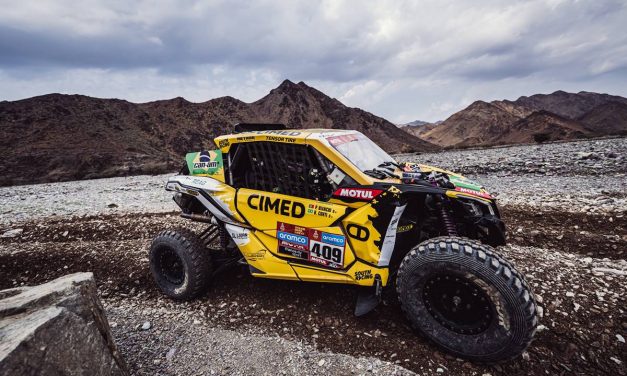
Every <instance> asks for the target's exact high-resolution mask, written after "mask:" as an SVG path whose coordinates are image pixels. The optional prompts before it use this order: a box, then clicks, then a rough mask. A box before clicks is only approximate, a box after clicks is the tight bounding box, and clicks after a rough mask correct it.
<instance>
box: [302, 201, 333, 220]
mask: <svg viewBox="0 0 627 376" xmlns="http://www.w3.org/2000/svg"><path fill="white" fill-rule="evenodd" d="M334 213H337V212H336V211H335V210H334V209H333V206H329V205H324V204H320V203H315V204H309V205H307V214H313V215H317V216H319V217H325V218H331V214H334Z"/></svg>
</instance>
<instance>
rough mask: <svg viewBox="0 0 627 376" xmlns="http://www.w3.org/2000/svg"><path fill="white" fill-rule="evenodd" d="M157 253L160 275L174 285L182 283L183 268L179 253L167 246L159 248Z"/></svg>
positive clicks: (183, 278)
mask: <svg viewBox="0 0 627 376" xmlns="http://www.w3.org/2000/svg"><path fill="white" fill-rule="evenodd" d="M157 255H158V256H157V260H158V265H157V267H158V269H159V271H160V272H161V275H162V276H163V277H164V278H165V279H166V280H167V281H168V282H170V283H172V284H174V285H180V284H182V283H183V281H184V280H185V268H184V267H183V260H182V259H181V258H180V257H179V255H178V254H177V253H176V252H175V251H174V250H173V249H171V248H168V247H163V248H161V249H159V251H158V253H157Z"/></svg>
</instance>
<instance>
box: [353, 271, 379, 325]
mask: <svg viewBox="0 0 627 376" xmlns="http://www.w3.org/2000/svg"><path fill="white" fill-rule="evenodd" d="M379 303H381V277H379V275H377V276H376V277H375V280H374V285H373V286H372V287H368V288H363V289H361V290H360V291H359V295H357V303H355V316H357V317H360V316H363V315H365V314H367V313H368V312H370V311H372V310H373V309H375V308H376V307H377V306H378V305H379Z"/></svg>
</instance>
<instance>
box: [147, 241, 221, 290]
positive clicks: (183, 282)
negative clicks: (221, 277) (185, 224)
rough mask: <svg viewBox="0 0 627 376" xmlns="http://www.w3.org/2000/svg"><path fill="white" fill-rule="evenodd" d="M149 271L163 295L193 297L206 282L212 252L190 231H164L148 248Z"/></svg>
mask: <svg viewBox="0 0 627 376" xmlns="http://www.w3.org/2000/svg"><path fill="white" fill-rule="evenodd" d="M150 271H151V272H152V276H153V277H154V279H155V282H156V283H157V286H159V288H160V289H161V291H163V293H164V294H166V295H167V296H169V297H171V298H174V299H181V300H188V299H192V298H195V297H197V296H198V295H200V294H201V293H202V292H203V291H204V290H205V288H206V287H207V285H208V284H209V281H210V278H211V272H212V264H211V255H210V254H209V251H208V250H207V249H206V248H205V246H204V244H203V241H202V240H201V239H200V238H199V237H198V236H197V235H196V234H194V233H193V232H191V231H189V230H183V229H181V230H176V231H173V230H168V231H163V232H161V233H159V234H158V235H157V236H156V237H155V238H154V239H153V241H152V245H151V247H150Z"/></svg>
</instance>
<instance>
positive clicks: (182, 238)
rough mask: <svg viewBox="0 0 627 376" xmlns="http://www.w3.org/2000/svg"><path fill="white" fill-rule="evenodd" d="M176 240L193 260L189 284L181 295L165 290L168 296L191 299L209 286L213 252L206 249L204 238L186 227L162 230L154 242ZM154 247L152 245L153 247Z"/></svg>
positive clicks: (189, 265) (190, 266)
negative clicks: (171, 293)
mask: <svg viewBox="0 0 627 376" xmlns="http://www.w3.org/2000/svg"><path fill="white" fill-rule="evenodd" d="M162 239H163V240H174V241H175V242H177V243H179V244H180V245H181V249H180V250H181V251H182V252H184V253H186V254H187V256H188V257H189V260H190V261H191V262H190V263H189V264H188V268H189V269H188V270H189V276H188V277H189V286H188V288H187V289H186V291H185V292H184V293H183V294H182V295H180V296H172V295H170V294H168V292H167V291H164V293H166V294H167V295H168V296H170V297H172V298H175V299H179V300H190V299H193V298H195V297H197V296H199V295H200V294H202V293H203V292H204V291H205V290H206V288H207V287H208V286H209V282H210V281H211V272H212V270H213V265H212V262H211V254H210V252H209V251H208V250H207V249H206V247H205V244H204V242H203V240H202V239H200V237H199V236H198V235H196V233H194V232H193V231H190V230H188V229H185V228H176V229H172V230H164V231H161V232H160V233H159V234H157V236H155V238H154V239H153V244H154V243H155V242H158V241H159V240H162ZM151 249H152V247H151Z"/></svg>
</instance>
